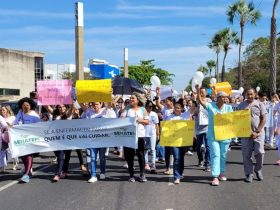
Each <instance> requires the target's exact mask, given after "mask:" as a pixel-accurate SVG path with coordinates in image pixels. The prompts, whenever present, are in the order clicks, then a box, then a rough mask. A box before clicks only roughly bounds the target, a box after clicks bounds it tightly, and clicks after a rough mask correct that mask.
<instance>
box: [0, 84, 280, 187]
mask: <svg viewBox="0 0 280 210" xmlns="http://www.w3.org/2000/svg"><path fill="white" fill-rule="evenodd" d="M212 92H213V94H212V95H211V96H209V95H207V91H206V89H205V88H203V87H199V86H198V85H197V86H196V92H193V93H192V94H191V95H182V97H178V98H176V97H173V96H170V97H167V98H164V99H161V97H160V95H161V94H160V88H157V89H156V96H155V97H153V98H151V96H150V95H149V93H147V94H140V93H136V92H134V93H132V95H131V96H130V97H129V98H123V97H122V96H114V97H113V100H112V102H110V103H103V102H91V103H83V104H80V108H79V107H77V106H74V105H73V104H71V105H65V104H60V105H57V106H43V107H38V106H37V105H36V102H35V101H34V100H32V99H31V98H22V99H21V100H19V101H18V105H19V108H20V110H19V112H18V113H17V114H16V116H14V114H13V111H12V109H11V108H10V107H9V106H2V107H1V113H0V114H1V115H0V127H1V144H0V145H1V146H0V147H1V151H0V167H1V168H2V171H4V168H5V167H6V166H7V164H8V162H11V163H12V164H13V169H14V170H17V168H18V164H19V159H18V158H10V150H9V146H8V140H7V139H8V128H9V127H12V126H16V125H20V124H31V123H37V122H42V121H53V120H75V119H93V118H125V117H136V123H137V135H138V136H137V138H138V148H137V149H133V148H129V147H117V148H114V152H115V153H118V155H119V157H120V158H123V161H124V163H125V164H124V165H125V166H126V167H127V168H128V173H129V179H128V181H129V182H135V181H136V177H135V167H134V157H135V155H136V156H137V159H138V164H139V169H140V176H139V178H138V180H139V181H140V182H146V181H147V178H146V175H145V173H146V172H147V171H148V172H151V173H156V172H157V167H156V166H157V163H165V166H166V170H165V171H164V174H166V175H171V174H172V170H171V161H170V160H171V156H173V160H174V161H173V176H174V184H179V183H180V181H181V180H182V179H183V177H184V168H185V164H184V159H185V158H184V157H185V155H186V154H189V155H192V153H191V148H190V147H187V146H183V147H170V146H169V147H167V146H166V147H163V146H160V132H161V129H160V123H161V121H168V120H194V121H195V133H194V145H195V149H196V153H197V159H198V164H197V166H198V167H201V168H204V170H205V171H206V172H210V171H211V174H212V178H213V179H212V182H211V184H212V185H213V186H218V185H219V184H220V181H226V180H227V177H226V160H227V153H228V151H229V150H230V145H231V143H232V142H236V141H238V140H239V141H240V142H241V148H242V156H243V165H244V176H245V181H246V182H248V183H251V182H252V181H253V177H254V173H255V175H256V178H257V179H258V180H260V181H261V180H263V175H262V168H263V159H264V153H265V150H264V146H265V144H266V145H268V146H270V147H275V148H276V147H277V148H279V149H278V157H279V160H277V162H276V164H278V165H279V166H280V103H279V102H280V100H279V97H278V95H277V94H276V93H275V94H273V95H272V96H271V98H270V99H268V97H267V96H266V94H264V93H256V91H255V90H254V89H249V90H247V92H246V94H245V95H244V96H242V95H240V96H232V97H231V96H229V95H227V94H226V93H225V92H222V91H220V92H217V93H216V91H215V90H214V91H212ZM244 109H248V110H250V113H251V136H250V137H248V138H241V139H237V138H233V139H224V140H222V141H221V140H219V141H217V140H216V139H215V133H214V115H216V114H223V113H228V112H233V111H236V110H244ZM278 116H279V117H278ZM108 152H109V148H88V149H86V151H83V150H81V149H78V150H76V153H77V155H78V158H79V164H80V168H81V171H82V173H83V174H88V175H89V179H88V182H89V183H94V182H96V181H98V177H99V179H101V180H104V179H106V157H107V156H108ZM84 153H87V154H88V156H89V158H87V163H88V164H85V161H84ZM54 154H55V157H56V158H55V159H54V160H53V162H54V163H55V164H56V168H55V171H54V176H53V178H52V181H53V182H58V181H59V180H60V179H62V178H66V177H67V176H68V169H69V161H70V158H71V150H65V151H54ZM252 154H254V157H255V162H256V163H255V164H253V160H252ZM33 156H34V154H29V155H25V156H22V157H19V158H20V159H21V161H22V163H23V165H24V169H23V170H22V177H21V178H20V180H19V181H20V182H22V183H28V182H29V181H30V177H31V174H32V163H33ZM98 160H99V161H100V164H99V167H100V174H99V176H98V175H97V165H98V164H97V161H98Z"/></svg>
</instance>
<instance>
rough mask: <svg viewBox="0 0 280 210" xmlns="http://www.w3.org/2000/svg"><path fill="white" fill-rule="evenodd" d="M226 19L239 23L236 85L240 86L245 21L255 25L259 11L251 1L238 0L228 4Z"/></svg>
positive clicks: (258, 17) (259, 14)
mask: <svg viewBox="0 0 280 210" xmlns="http://www.w3.org/2000/svg"><path fill="white" fill-rule="evenodd" d="M227 16H228V20H229V22H230V23H231V24H233V22H234V19H237V20H238V21H239V24H240V29H241V33H240V34H241V39H240V43H239V56H238V86H239V87H242V79H243V78H242V77H243V75H242V63H241V48H242V45H243V36H244V27H245V25H246V24H247V23H251V24H252V25H255V24H256V22H257V21H258V20H259V19H260V17H261V13H260V11H258V10H256V9H255V7H254V4H253V2H250V3H249V4H247V3H246V0H239V1H237V2H236V3H233V4H232V5H230V6H229V8H228V10H227Z"/></svg>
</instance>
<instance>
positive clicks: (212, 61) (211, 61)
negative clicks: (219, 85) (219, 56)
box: [206, 60, 216, 77]
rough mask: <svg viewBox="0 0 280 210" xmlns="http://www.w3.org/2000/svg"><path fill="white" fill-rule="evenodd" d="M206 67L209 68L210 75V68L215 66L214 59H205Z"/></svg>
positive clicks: (210, 73) (210, 74)
mask: <svg viewBox="0 0 280 210" xmlns="http://www.w3.org/2000/svg"><path fill="white" fill-rule="evenodd" d="M206 65H207V68H208V69H209V77H211V76H212V69H213V68H215V67H216V62H215V61H214V60H208V61H206Z"/></svg>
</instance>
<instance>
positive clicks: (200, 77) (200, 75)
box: [193, 71, 204, 82]
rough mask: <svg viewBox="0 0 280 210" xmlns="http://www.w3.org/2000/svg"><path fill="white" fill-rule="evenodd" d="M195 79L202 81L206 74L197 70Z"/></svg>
mask: <svg viewBox="0 0 280 210" xmlns="http://www.w3.org/2000/svg"><path fill="white" fill-rule="evenodd" d="M193 78H194V79H196V80H197V81H198V82H202V80H203V79H204V74H203V73H202V72H201V71H197V72H195V74H194V76H193Z"/></svg>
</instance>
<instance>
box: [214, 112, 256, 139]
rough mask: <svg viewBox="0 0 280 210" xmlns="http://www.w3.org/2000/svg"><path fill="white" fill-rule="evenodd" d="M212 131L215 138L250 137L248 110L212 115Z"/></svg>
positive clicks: (249, 115)
mask: <svg viewBox="0 0 280 210" xmlns="http://www.w3.org/2000/svg"><path fill="white" fill-rule="evenodd" d="M214 132H215V139H216V140H225V139H231V138H235V137H250V135H251V114H250V110H242V111H236V112H230V113H225V114H216V115H214Z"/></svg>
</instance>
